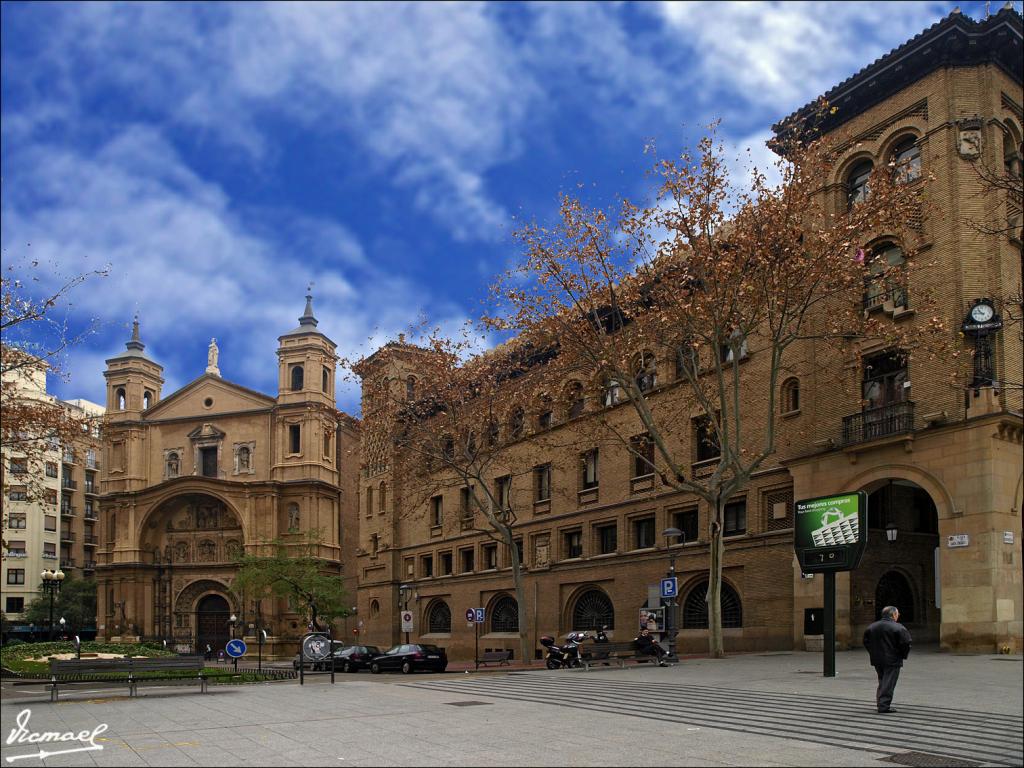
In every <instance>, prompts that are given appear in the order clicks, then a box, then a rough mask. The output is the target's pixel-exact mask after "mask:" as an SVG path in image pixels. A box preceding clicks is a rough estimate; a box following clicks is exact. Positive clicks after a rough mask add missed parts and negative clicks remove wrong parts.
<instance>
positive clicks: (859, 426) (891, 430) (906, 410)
mask: <svg viewBox="0 0 1024 768" xmlns="http://www.w3.org/2000/svg"><path fill="white" fill-rule="evenodd" d="M913 429H914V404H913V403H912V402H911V401H909V400H907V401H905V402H902V403H893V404H891V405H883V406H882V407H880V408H869V409H868V410H865V411H861V412H860V413H855V414H853V415H852V416H847V417H845V418H844V419H843V445H852V444H854V443H863V442H867V441H868V440H877V439H878V438H880V437H888V436H890V435H902V434H905V433H907V432H911V431H913Z"/></svg>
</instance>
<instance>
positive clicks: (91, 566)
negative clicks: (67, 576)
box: [82, 560, 96, 571]
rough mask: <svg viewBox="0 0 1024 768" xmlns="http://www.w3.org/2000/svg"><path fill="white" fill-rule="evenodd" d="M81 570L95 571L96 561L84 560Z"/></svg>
mask: <svg viewBox="0 0 1024 768" xmlns="http://www.w3.org/2000/svg"><path fill="white" fill-rule="evenodd" d="M82 568H83V569H85V570H87V571H95V570H96V561H95V560H86V561H85V562H84V563H82Z"/></svg>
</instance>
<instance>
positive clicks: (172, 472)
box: [167, 451, 181, 479]
mask: <svg viewBox="0 0 1024 768" xmlns="http://www.w3.org/2000/svg"><path fill="white" fill-rule="evenodd" d="M180 471H181V460H180V459H179V458H178V454H177V453H175V452H174V451H171V452H170V453H168V454H167V477H168V479H169V478H172V477H177V476H178V474H179V472H180Z"/></svg>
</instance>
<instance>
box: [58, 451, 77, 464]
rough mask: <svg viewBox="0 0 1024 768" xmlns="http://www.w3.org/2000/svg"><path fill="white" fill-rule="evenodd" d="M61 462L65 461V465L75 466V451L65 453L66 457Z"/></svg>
mask: <svg viewBox="0 0 1024 768" xmlns="http://www.w3.org/2000/svg"><path fill="white" fill-rule="evenodd" d="M61 461H63V462H64V463H65V464H74V463H75V452H74V451H64V456H63V457H62V458H61Z"/></svg>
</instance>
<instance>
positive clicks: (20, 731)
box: [6, 709, 108, 763]
mask: <svg viewBox="0 0 1024 768" xmlns="http://www.w3.org/2000/svg"><path fill="white" fill-rule="evenodd" d="M30 717H32V710H30V709H23V710H21V712H19V713H18V716H17V717H16V718H15V719H14V722H15V723H17V726H18V727H17V728H12V729H11V734H10V736H8V737H7V742H6V743H7V745H8V746H12V745H15V744H54V743H56V744H62V743H67V742H75V741H77V742H79V743H81V744H86V745H88V746H83V747H72V748H71V749H59V750H45V749H40V750H39V751H38V752H29V753H27V754H24V755H11V756H10V757H8V758H7V762H8V763H13V762H14V761H15V760H27V759H28V758H32V757H34V758H36V759H38V760H45V759H46V758H48V757H53V756H54V755H67V754H70V753H72V752H93V751H97V750H102V749H103V745H102V744H97V743H96V737H97V736H99V735H100V734H101V733H103V732H104V731H106V730H107V728H108V726H107V724H106V723H100V724H99V725H97V726H96V727H95V728H93V729H92V730H91V731H78V732H77V733H76V732H75V731H65V732H63V733H61V732H60V731H42V732H41V733H39V732H36V731H30V730H29V729H28V721H29V718H30Z"/></svg>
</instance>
